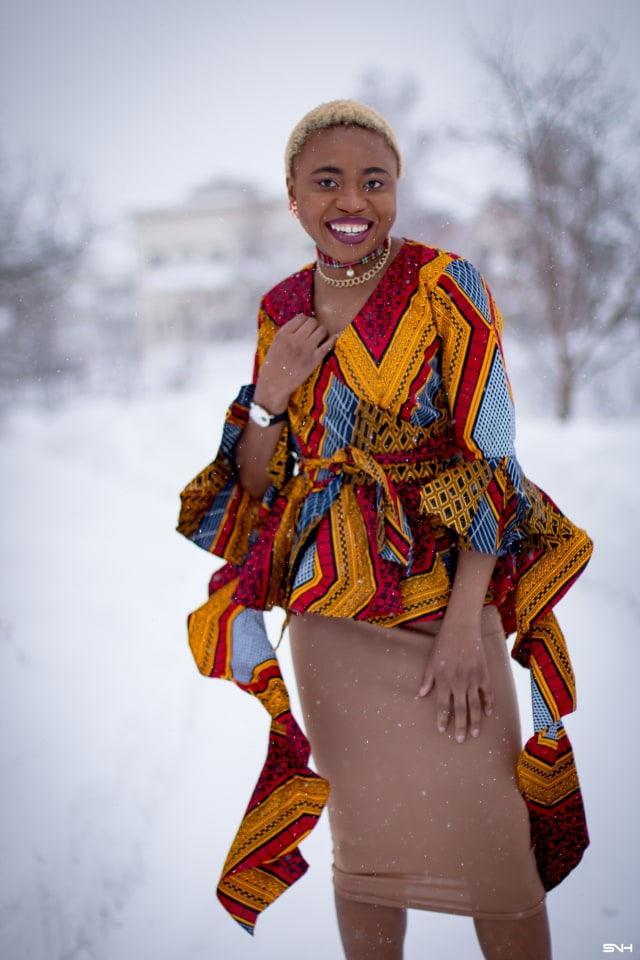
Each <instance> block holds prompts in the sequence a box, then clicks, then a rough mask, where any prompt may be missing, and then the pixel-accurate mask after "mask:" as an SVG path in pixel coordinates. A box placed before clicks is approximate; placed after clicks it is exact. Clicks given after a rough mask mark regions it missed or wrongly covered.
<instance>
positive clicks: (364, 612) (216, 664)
mask: <svg viewBox="0 0 640 960" xmlns="http://www.w3.org/2000/svg"><path fill="white" fill-rule="evenodd" d="M401 165H402V161H401V155H400V150H399V147H398V144H397V142H396V138H395V136H394V134H393V131H392V130H391V128H390V127H389V125H388V124H387V123H386V121H385V120H384V119H383V118H382V117H380V115H379V114H377V113H376V112H375V111H373V110H372V109H371V108H369V107H367V106H366V105H364V104H359V103H357V102H354V101H334V102H332V103H329V104H323V105H321V106H320V107H318V108H316V110H313V111H311V113H309V114H308V115H307V116H305V117H304V118H303V119H302V120H301V121H300V123H299V124H298V125H297V127H296V128H295V129H294V131H293V133H292V135H291V138H290V140H289V144H288V146H287V152H286V172H287V188H288V194H289V200H290V206H291V210H292V213H293V214H294V215H295V216H297V217H298V218H299V220H300V223H301V225H302V227H303V229H304V230H305V231H306V232H307V234H308V235H309V236H310V237H311V239H312V240H313V241H314V242H315V244H316V248H317V261H316V263H315V264H312V265H311V266H309V267H307V268H305V269H303V270H302V271H300V272H298V273H296V274H294V275H292V276H291V277H289V278H288V279H287V280H285V281H283V282H282V283H281V284H279V285H278V286H277V287H275V288H274V289H273V290H272V291H270V293H269V294H267V295H266V297H265V298H264V300H263V302H262V305H261V310H260V318H259V336H258V350H257V355H256V364H255V370H254V378H253V384H251V385H250V386H249V387H245V388H243V390H242V391H241V394H240V396H239V398H238V399H237V400H236V402H235V403H234V404H233V405H232V407H231V408H230V411H229V413H228V415H227V426H226V429H225V435H224V436H223V442H222V447H221V450H220V452H219V454H218V457H217V458H216V460H215V461H214V463H213V464H212V465H211V466H210V467H208V468H207V469H206V470H205V471H203V473H202V474H200V475H199V477H197V478H196V479H195V480H194V481H193V482H192V483H191V484H190V485H189V486H188V487H187V488H186V490H185V491H184V492H183V511H182V514H181V524H180V527H179V529H180V530H181V531H182V532H183V533H185V534H186V535H187V536H190V537H191V538H192V539H194V540H195V541H196V542H197V543H199V544H200V545H201V546H204V547H205V548H207V549H210V550H212V552H215V553H217V554H219V555H221V556H223V557H225V558H226V559H227V560H229V561H230V563H229V564H228V565H227V566H226V567H224V568H223V570H222V571H219V572H218V573H217V574H216V575H214V578H213V580H212V584H211V597H210V600H209V601H208V603H207V604H205V606H204V607H203V608H201V609H200V610H199V611H196V613H195V614H193V615H192V617H191V619H190V639H191V644H192V649H193V650H194V654H195V656H196V660H197V661H198V665H199V667H200V669H201V670H202V671H203V672H204V673H207V674H210V675H214V676H226V677H229V678H232V679H234V680H235V681H236V682H237V683H239V684H240V685H241V686H243V687H244V688H245V689H249V690H250V691H251V692H254V693H256V694H257V695H258V696H259V697H260V698H261V699H262V700H263V702H264V703H265V706H266V707H267V709H268V710H269V712H270V713H271V715H272V717H273V718H274V723H273V724H272V731H271V733H272V736H271V749H270V757H269V760H268V762H267V765H266V767H265V771H264V772H263V777H262V778H261V781H260V782H259V784H258V787H257V789H256V794H254V797H253V799H252V803H251V804H250V806H249V810H248V811H247V818H246V821H245V824H246V825H247V827H246V831H245V833H243V832H242V830H241V832H240V834H239V836H238V838H237V839H236V843H235V845H234V847H233V848H232V851H231V853H230V855H229V860H228V861H227V864H226V865H225V871H224V874H223V882H222V883H221V888H220V891H219V895H220V896H221V899H222V900H223V903H225V906H227V908H228V909H229V910H230V911H231V912H232V914H233V915H234V916H235V917H236V919H239V920H240V921H241V922H244V923H245V924H246V925H247V926H252V922H253V920H255V916H257V913H258V911H259V909H261V908H262V906H264V905H265V904H266V903H267V902H270V900H271V899H273V897H274V896H277V895H278V893H279V892H280V890H281V889H284V888H285V887H286V886H287V885H288V883H289V882H293V880H294V879H295V877H296V876H297V875H299V874H300V872H302V871H303V870H304V868H305V866H306V865H305V864H304V862H303V861H301V858H300V856H299V854H298V852H297V849H296V842H297V840H298V839H299V838H300V837H301V836H303V835H304V833H305V832H307V831H308V830H309V829H310V828H311V826H312V824H313V821H314V818H315V817H316V816H317V815H318V814H319V812H320V810H321V808H322V805H323V803H324V799H325V794H324V793H323V787H324V786H325V781H328V783H329V784H330V787H331V793H330V798H329V801H328V808H329V816H330V823H331V830H332V836H333V842H334V882H335V891H336V906H337V914H338V922H339V927H340V932H341V936H342V941H343V945H344V950H345V955H346V957H347V958H348V960H361V958H362V960H364V958H381V960H382V958H384V960H387V958H388V960H396V958H401V957H402V941H403V936H404V930H405V924H406V910H407V908H408V907H415V908H418V909H426V910H439V911H445V912H451V913H458V914H463V915H467V916H471V917H473V918H474V922H475V926H476V930H477V934H478V939H479V942H480V945H481V948H482V950H483V953H484V956H485V957H487V958H498V957H509V958H514V960H520V958H522V960H525V958H532V960H533V958H535V960H545V958H549V957H550V956H551V948H550V942H549V930H548V922H547V914H546V907H545V889H550V888H551V887H552V886H554V885H555V884H556V883H557V882H559V880H560V879H561V878H562V876H564V875H565V874H566V872H568V870H570V869H571V868H572V867H573V866H574V865H575V863H577V861H578V860H579V859H580V856H581V855H582V852H583V850H584V848H585V846H586V844H587V842H588V840H587V835H586V827H585V825H584V817H583V811H582V805H581V800H580V793H579V787H578V783H577V777H576V775H575V771H574V768H573V763H572V753H571V748H570V745H569V743H568V739H567V738H566V734H565V733H564V729H563V727H562V723H561V721H560V717H561V715H562V714H564V713H567V712H569V711H570V710H572V709H573V708H574V690H573V677H572V674H571V667H570V664H569V660H568V656H567V655H566V648H565V646H564V641H563V638H562V634H561V633H560V631H559V628H558V626H557V623H556V621H555V618H554V615H553V613H552V607H553V606H554V604H555V603H556V602H557V600H558V599H559V598H560V597H561V596H562V595H563V594H564V592H565V591H566V590H567V589H568V587H569V586H570V584H571V583H572V582H573V580H575V578H576V577H577V576H578V574H579V573H580V572H581V570H582V569H583V568H584V566H585V564H586V562H587V560H588V558H589V555H590V552H591V543H590V541H589V539H588V537H587V536H586V534H585V533H584V532H583V531H581V530H578V529H577V528H576V527H574V526H573V525H572V524H571V523H570V522H569V521H568V520H567V519H566V518H565V517H564V516H563V515H562V514H561V513H560V512H559V511H558V509H557V508H556V507H555V505H554V504H553V503H552V502H551V501H550V500H549V499H548V498H547V497H546V495H545V494H543V493H542V491H540V490H539V489H538V488H537V487H535V486H534V485H533V484H531V483H530V482H529V481H528V480H527V479H526V478H524V477H523V475H522V472H521V470H520V468H519V465H518V463H517V460H516V459H515V455H514V450H513V441H514V432H515V431H514V421H513V413H512V402H511V391H510V387H509V383H508V379H507V377H506V373H505V370H504V364H503V355H502V347H501V343H500V333H501V327H502V321H501V318H500V314H499V312H498V310H497V307H496V305H495V303H494V302H493V300H492V298H491V295H490V292H489V290H488V288H487V287H486V284H485V283H484V281H483V279H482V277H481V276H480V275H479V274H478V273H477V271H476V270H475V269H474V268H473V266H472V265H471V264H469V263H467V262H466V261H464V260H462V259H460V258H458V257H456V256H455V255H452V254H447V253H445V252H443V251H440V250H436V249H433V248H430V247H427V246H424V245H422V244H418V243H414V242H412V241H405V240H401V239H399V238H396V237H393V236H391V234H390V231H391V228H392V226H393V222H394V219H395V214H396V191H397V182H398V178H399V176H400V174H401ZM274 604H276V605H280V606H282V607H283V608H284V609H285V610H286V611H287V612H288V615H289V631H290V637H291V646H292V654H293V660H294V667H295V672H296V680H297V684H298V688H299V693H300V700H301V704H302V708H303V711H304V719H305V725H306V730H307V733H308V736H309V739H310V742H311V747H312V750H313V755H314V760H315V763H316V765H317V767H318V771H319V773H320V775H321V779H319V778H315V775H314V774H313V772H312V771H310V770H309V769H308V767H307V766H306V761H307V757H308V750H307V749H306V741H305V740H304V738H303V737H302V735H301V734H300V732H299V730H298V729H297V727H296V726H295V721H293V718H292V717H291V715H290V712H289V706H288V700H287V698H286V691H284V689H283V684H282V682H281V678H280V676H279V672H278V671H277V665H276V664H275V661H274V659H273V653H272V651H271V648H270V647H267V646H265V638H264V633H263V628H262V626H261V624H260V620H259V617H258V615H257V614H255V612H254V611H256V610H264V609H268V608H269V607H271V606H273V605H274ZM505 631H506V632H507V633H510V632H516V633H517V637H516V645H515V648H514V656H515V657H516V658H517V659H519V660H520V662H522V663H523V664H525V665H527V666H529V667H530V668H531V670H532V675H533V680H534V687H533V689H534V709H535V711H536V714H535V719H536V730H537V735H536V736H534V737H532V738H531V739H530V740H529V742H528V744H527V747H526V748H525V751H524V752H523V753H522V755H521V756H520V758H519V756H518V755H519V751H520V746H519V744H520V732H519V725H518V711H517V704H516V700H515V694H514V688H513V681H512V677H511V672H510V666H509V661H508V657H507V654H506V647H505V642H504V641H505ZM274 691H275V693H274ZM283 744H285V745H286V746H283ZM287 751H288V752H287ZM285 754H286V756H287V758H288V759H287V760H286V762H284V761H282V757H283V756H285ZM285 766H286V767H287V769H288V775H287V776H285V775H284V774H283V773H282V770H283V769H284V767H285ZM278 778H280V779H278ZM276 781H277V783H278V787H277V789H276V787H275V786H274V784H275V782H276ZM293 782H295V783H298V784H299V783H302V784H303V789H302V791H301V792H302V794H304V797H305V800H304V801H301V800H300V796H301V794H300V793H298V794H296V797H297V800H296V803H292V804H289V807H288V809H289V815H288V820H287V824H288V827H287V829H288V832H286V833H285V832H278V831H279V829H280V828H276V827H275V826H274V824H275V823H276V822H279V821H278V816H277V815H274V814H273V812H272V813H270V814H269V816H268V818H267V815H266V813H265V811H266V810H267V808H268V807H269V804H270V803H271V802H272V801H274V796H275V794H276V793H278V791H281V792H284V793H286V792H287V791H290V790H291V789H292V783H293ZM285 788H286V789H285ZM289 796H290V793H287V797H289ZM523 797H524V799H523ZM267 798H268V802H267ZM275 802H276V807H277V805H278V803H279V804H280V807H278V810H280V809H281V808H284V807H285V806H287V803H286V802H284V801H283V799H282V796H280V799H279V800H277V801H275ZM299 804H302V807H304V810H303V811H302V812H299V811H300V810H301V809H302V807H300V806H299ZM294 807H295V810H296V813H295V814H291V809H293V808H294ZM269 809H270V810H271V811H273V809H274V808H273V807H269ZM527 814H529V815H527ZM258 815H259V816H260V817H262V818H267V819H268V820H269V827H268V828H267V827H265V826H264V823H263V822H262V821H261V828H260V829H257V828H256V824H255V822H254V820H255V817H256V816H258ZM264 822H266V819H265V820H264ZM261 831H262V833H261ZM265 833H268V835H269V837H270V841H269V842H270V846H269V845H268V844H267V845H265V844H263V843H262V841H259V840H257V839H256V838H257V837H258V836H263V835H264V834H265ZM249 836H251V838H252V839H251V840H248V839H247V838H248V837H249ZM532 839H533V841H534V845H535V850H534V848H533V847H532ZM266 846H269V849H268V850H267V849H266ZM258 852H259V853H260V855H259V856H258ZM243 871H245V872H246V875H247V876H249V877H250V882H249V881H247V883H246V884H245V885H244V886H243V887H242V884H241V880H240V876H241V874H243ZM276 879H277V884H276V885H277V886H278V889H277V890H272V891H271V893H270V894H267V893H265V892H264V891H266V889H267V887H269V885H270V884H273V883H275V881H276ZM241 887H242V889H241ZM258 888H260V891H261V893H260V895H258V894H256V892H255V891H256V890H258ZM263 894H264V898H263V900H261V897H262V896H263ZM252 918H253V919H252Z"/></svg>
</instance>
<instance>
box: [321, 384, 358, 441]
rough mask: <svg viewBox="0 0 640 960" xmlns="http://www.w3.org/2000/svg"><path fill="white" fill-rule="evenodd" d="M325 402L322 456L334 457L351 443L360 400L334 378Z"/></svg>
mask: <svg viewBox="0 0 640 960" xmlns="http://www.w3.org/2000/svg"><path fill="white" fill-rule="evenodd" d="M324 402H325V411H326V412H325V414H324V417H323V420H322V425H323V427H324V428H325V431H326V433H325V437H324V439H323V441H322V451H321V453H320V456H322V457H332V456H333V454H334V453H335V452H336V450H340V448H341V447H346V446H348V445H349V444H350V443H351V437H352V435H353V426H354V423H355V419H356V409H357V406H358V398H357V397H356V395H355V393H353V391H352V390H350V389H349V387H347V386H345V384H344V383H341V382H340V380H338V379H337V378H336V377H332V378H331V383H330V385H329V389H328V390H327V392H326V394H325V398H324Z"/></svg>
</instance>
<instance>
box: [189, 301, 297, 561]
mask: <svg viewBox="0 0 640 960" xmlns="http://www.w3.org/2000/svg"><path fill="white" fill-rule="evenodd" d="M275 332H276V328H275V326H274V324H273V323H271V322H270V320H269V318H268V316H267V314H266V311H265V310H264V306H262V307H261V310H260V314H259V327H258V347H257V350H256V355H255V361H254V369H253V382H252V383H250V384H245V385H244V386H242V387H241V388H240V392H239V393H238V395H237V397H235V399H234V400H233V402H232V403H231V405H230V406H229V408H228V410H227V413H226V416H225V420H224V427H223V431H222V439H221V441H220V446H219V448H218V452H217V453H216V456H215V458H214V460H213V461H212V462H211V463H210V464H208V466H206V467H205V468H204V469H203V470H201V471H200V473H199V474H198V475H197V476H196V477H194V479H193V480H191V481H190V483H188V484H187V486H186V487H185V488H184V490H183V491H182V492H181V494H180V502H181V507H180V516H179V520H178V532H179V533H181V534H183V536H185V537H187V538H188V539H189V540H192V541H193V542H194V543H195V544H196V545H197V546H199V547H202V549H203V550H207V551H208V552H209V553H213V554H215V555H216V556H218V557H222V558H223V559H224V560H228V561H229V562H231V563H234V564H240V563H242V562H243V561H244V560H245V559H246V556H247V554H248V552H249V548H250V547H251V546H252V544H253V543H254V542H255V538H256V536H257V533H258V532H259V530H260V528H261V527H262V526H263V524H264V522H265V519H266V516H267V514H268V513H269V511H270V508H271V506H272V504H273V502H274V500H275V499H276V497H277V494H278V490H279V489H280V488H281V487H282V486H283V485H284V483H285V482H286V480H287V479H288V478H289V476H290V475H291V470H292V461H291V456H290V449H289V426H288V424H287V423H285V424H284V427H283V430H282V433H281V435H280V440H279V442H278V446H277V448H276V450H275V452H274V455H273V457H272V458H271V462H270V464H269V476H270V479H271V481H272V483H271V486H270V487H269V488H268V489H267V491H266V492H265V494H264V496H263V497H262V499H261V500H258V499H255V498H253V497H251V496H249V494H248V493H247V492H246V491H245V490H244V489H243V487H242V486H241V484H240V481H239V478H238V470H237V467H236V463H235V449H236V446H237V444H238V441H239V440H240V437H241V436H242V433H243V431H244V429H245V427H246V425H247V422H248V419H249V406H250V404H251V401H252V400H253V395H254V392H255V383H256V380H257V377H258V373H259V370H260V366H261V364H262V362H263V360H264V357H265V355H266V353H267V350H268V348H269V345H270V343H271V341H272V340H273V337H274V335H275Z"/></svg>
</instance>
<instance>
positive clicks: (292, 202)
mask: <svg viewBox="0 0 640 960" xmlns="http://www.w3.org/2000/svg"><path fill="white" fill-rule="evenodd" d="M287 193H288V195H289V212H290V214H291V216H292V217H295V218H296V220H297V219H298V202H297V200H296V192H295V190H294V188H293V180H292V179H291V177H287Z"/></svg>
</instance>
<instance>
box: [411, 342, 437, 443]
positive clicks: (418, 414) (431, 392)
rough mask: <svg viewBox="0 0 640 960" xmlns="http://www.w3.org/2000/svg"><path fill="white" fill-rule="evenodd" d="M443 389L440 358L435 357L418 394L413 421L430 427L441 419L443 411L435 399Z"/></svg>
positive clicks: (412, 416) (419, 425)
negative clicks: (427, 376) (439, 408)
mask: <svg viewBox="0 0 640 960" xmlns="http://www.w3.org/2000/svg"><path fill="white" fill-rule="evenodd" d="M441 389H442V376H441V375H440V360H439V358H438V357H434V358H433V360H432V361H431V373H430V374H429V378H428V380H427V382H426V383H425V385H424V387H423V388H422V390H421V391H420V393H419V394H418V395H417V396H416V408H415V410H414V411H413V413H412V415H411V422H412V423H415V424H416V426H418V427H428V426H429V425H430V424H432V423H435V422H436V420H440V419H441V417H442V413H441V411H440V410H438V409H437V407H436V405H435V403H434V400H435V397H436V396H437V395H438V393H439V391H440V390H441Z"/></svg>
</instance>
